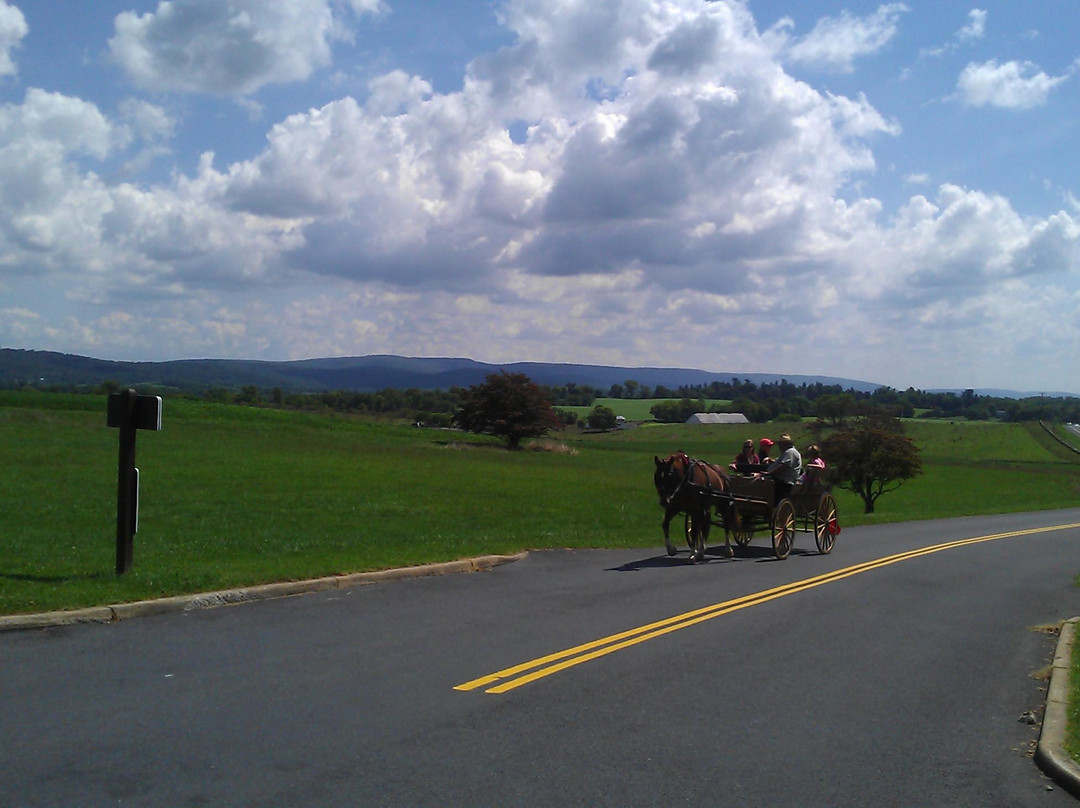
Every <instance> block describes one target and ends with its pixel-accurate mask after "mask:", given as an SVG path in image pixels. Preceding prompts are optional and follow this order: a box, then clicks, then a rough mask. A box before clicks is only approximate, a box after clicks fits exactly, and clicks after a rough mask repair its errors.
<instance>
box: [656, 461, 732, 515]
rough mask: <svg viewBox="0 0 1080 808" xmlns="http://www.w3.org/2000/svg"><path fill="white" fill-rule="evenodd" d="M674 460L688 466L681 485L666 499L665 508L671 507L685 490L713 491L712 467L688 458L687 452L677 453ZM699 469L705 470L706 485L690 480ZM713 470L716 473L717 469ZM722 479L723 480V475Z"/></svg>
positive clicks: (680, 482)
mask: <svg viewBox="0 0 1080 808" xmlns="http://www.w3.org/2000/svg"><path fill="white" fill-rule="evenodd" d="M674 459H676V460H681V461H683V463H685V464H686V472H685V473H684V474H683V478H682V480H680V481H679V484H678V485H677V486H676V487H675V490H674V491H672V492H671V494H670V495H668V496H667V497H666V498H665V502H664V504H665V506H667V507H671V505H672V504H673V503H674V502H675V501H676V499H677V498H678V497H679V494H681V493H682V491H683V489H684V488H687V487H689V488H690V490H691V491H692V490H694V489H695V488H696V489H706V490H709V491H712V490H713V487H712V484H711V483H710V482H709V469H712V466H710V465H709V464H708V463H706V462H704V461H702V460H695V459H694V458H692V457H690V456H688V455H687V454H686V453H685V452H677V453H676V454H675V455H674ZM698 467H700V468H703V469H705V481H706V482H705V485H699V484H698V483H694V482H691V480H690V478H691V477H692V476H693V471H694V469H695V468H698ZM713 470H714V471H715V469H713ZM718 473H719V472H718ZM721 479H723V475H722V474H721Z"/></svg>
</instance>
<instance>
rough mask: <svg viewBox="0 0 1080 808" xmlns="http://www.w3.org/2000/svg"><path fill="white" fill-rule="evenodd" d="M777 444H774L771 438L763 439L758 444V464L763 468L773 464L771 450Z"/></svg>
mask: <svg viewBox="0 0 1080 808" xmlns="http://www.w3.org/2000/svg"><path fill="white" fill-rule="evenodd" d="M775 445H776V444H775V443H773V441H772V439H771V438H762V439H761V441H760V442H759V443H758V450H757V454H758V463H760V464H761V465H763V466H767V465H769V463H771V462H772V458H770V457H769V450H770V449H772V447H773V446H775Z"/></svg>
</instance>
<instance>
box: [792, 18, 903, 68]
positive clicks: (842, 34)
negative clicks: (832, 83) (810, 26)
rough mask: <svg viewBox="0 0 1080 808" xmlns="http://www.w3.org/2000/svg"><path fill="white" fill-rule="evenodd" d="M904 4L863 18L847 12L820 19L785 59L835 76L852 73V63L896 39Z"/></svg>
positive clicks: (797, 42)
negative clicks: (835, 73) (829, 72)
mask: <svg viewBox="0 0 1080 808" xmlns="http://www.w3.org/2000/svg"><path fill="white" fill-rule="evenodd" d="M908 10H909V9H908V7H907V5H905V4H904V3H888V4H885V5H882V6H879V7H878V9H877V11H875V12H874V13H873V14H871V15H869V16H866V17H854V16H852V15H851V14H850V13H849V12H848V11H847V10H844V11H843V12H841V14H840V16H839V17H824V18H822V19H821V20H819V21H818V23H817V24H816V25H815V26H814V30H813V31H811V32H810V33H809V34H807V35H806V36H805V37H802V38H801V39H799V40H798V41H796V42H795V43H794V44H793V45H791V46H790V48H789V49H788V58H790V59H791V60H792V61H794V62H797V63H800V64H807V65H810V66H813V67H818V68H822V69H826V70H833V71H836V72H839V73H850V72H851V71H852V70H854V62H855V59H856V58H858V57H860V56H867V55H869V54H873V53H876V52H877V51H879V50H881V49H882V48H884V47H885V46H886V45H887V44H888V43H889V42H890V40H892V38H893V37H894V36H895V35H896V31H897V26H898V24H899V21H900V15H901V14H902V13H904V12H906V11H908Z"/></svg>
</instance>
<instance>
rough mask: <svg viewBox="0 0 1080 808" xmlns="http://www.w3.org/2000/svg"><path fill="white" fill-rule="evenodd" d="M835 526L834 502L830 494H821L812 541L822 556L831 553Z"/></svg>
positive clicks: (834, 541)
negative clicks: (815, 543)
mask: <svg viewBox="0 0 1080 808" xmlns="http://www.w3.org/2000/svg"><path fill="white" fill-rule="evenodd" d="M835 524H836V500H835V499H833V495H832V494H829V493H825V494H822V495H821V499H820V500H818V506H817V514H816V515H815V516H814V541H816V542H817V548H818V552H819V553H821V554H822V555H826V554H828V553H831V552H832V548H833V545H834V544H836V533H835V532H834V529H833V525H835Z"/></svg>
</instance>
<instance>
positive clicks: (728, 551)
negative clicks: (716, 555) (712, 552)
mask: <svg viewBox="0 0 1080 808" xmlns="http://www.w3.org/2000/svg"><path fill="white" fill-rule="evenodd" d="M734 509H735V503H733V502H728V503H727V505H726V506H724V518H723V520H722V521H723V523H724V555H726V556H727V557H728V558H734V557H735V551H734V550H733V549H732V548H731V523H732V521H733V520H732V518H731V513H732V511H733V510H734Z"/></svg>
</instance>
